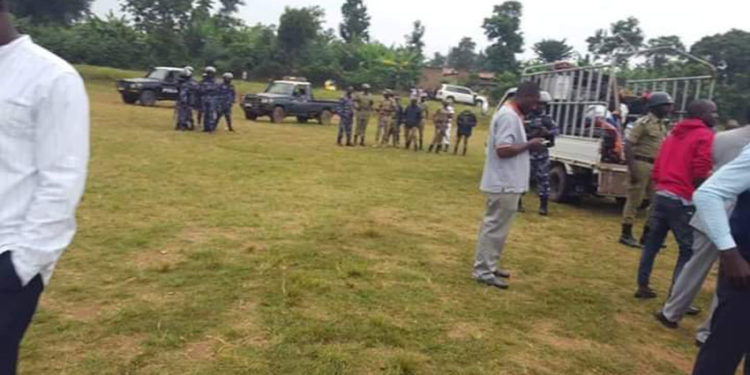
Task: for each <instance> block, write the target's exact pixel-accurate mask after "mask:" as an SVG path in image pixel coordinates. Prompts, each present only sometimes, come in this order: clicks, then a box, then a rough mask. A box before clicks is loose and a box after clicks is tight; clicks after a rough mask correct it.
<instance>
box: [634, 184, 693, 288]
mask: <svg viewBox="0 0 750 375" xmlns="http://www.w3.org/2000/svg"><path fill="white" fill-rule="evenodd" d="M694 213H695V207H694V206H686V205H684V204H683V203H682V201H680V200H679V199H672V198H667V197H664V196H661V195H658V194H655V195H654V203H653V207H652V211H651V217H650V218H649V220H648V226H649V232H648V234H647V235H646V238H645V239H644V243H643V252H642V253H641V262H640V265H639V266H638V285H639V286H648V285H649V280H650V278H651V271H652V270H653V268H654V261H655V260H656V256H657V255H658V254H659V251H660V250H661V246H662V244H663V243H664V240H665V239H666V238H667V233H669V231H670V230H671V231H672V233H673V234H674V237H675V240H677V245H678V246H679V250H680V254H679V257H678V258H677V264H676V265H675V268H674V273H673V275H672V283H673V284H674V281H675V280H677V276H679V275H680V272H681V271H682V268H683V267H685V264H687V262H688V261H689V260H690V257H692V256H693V227H691V226H690V220H691V219H692V218H693V214H694Z"/></svg>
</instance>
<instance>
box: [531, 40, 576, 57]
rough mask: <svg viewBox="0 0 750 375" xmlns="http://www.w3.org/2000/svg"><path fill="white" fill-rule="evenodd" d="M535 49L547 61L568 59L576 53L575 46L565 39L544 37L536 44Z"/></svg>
mask: <svg viewBox="0 0 750 375" xmlns="http://www.w3.org/2000/svg"><path fill="white" fill-rule="evenodd" d="M533 49H534V53H536V55H537V56H538V57H539V59H540V60H542V61H544V62H547V63H553V62H556V61H562V60H567V59H569V58H571V57H572V56H573V53H574V51H573V47H571V46H569V45H568V44H567V43H566V41H565V39H563V40H554V39H543V40H541V41H540V42H537V43H536V44H534V47H533Z"/></svg>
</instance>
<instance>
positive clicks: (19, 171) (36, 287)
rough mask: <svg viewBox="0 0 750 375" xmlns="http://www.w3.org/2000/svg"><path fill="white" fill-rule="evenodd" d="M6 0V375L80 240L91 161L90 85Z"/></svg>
mask: <svg viewBox="0 0 750 375" xmlns="http://www.w3.org/2000/svg"><path fill="white" fill-rule="evenodd" d="M8 8H9V4H8V0H0V88H1V89H0V374H3V375H7V374H15V373H16V362H17V358H18V348H19V345H20V342H21V339H22V338H23V335H24V333H25V331H26V328H27V327H28V325H29V323H30V321H31V318H32V316H33V315H34V311H35V310H36V306H37V303H38V301H39V296H40V294H41V292H42V290H43V289H44V286H45V285H46V284H47V283H48V282H49V280H50V277H51V276H52V271H53V269H54V267H55V263H56V262H57V260H58V259H59V258H60V255H61V254H62V253H63V251H64V250H65V248H66V247H67V246H68V245H69V244H70V242H71V241H72V239H73V235H74V234H75V229H76V226H75V210H76V206H77V205H78V202H79V200H80V198H81V195H82V194H83V190H84V184H85V180H86V170H87V165H88V158H89V106H88V98H87V95H86V90H85V88H84V85H83V80H82V79H81V77H80V76H79V75H78V73H76V71H75V70H74V69H73V68H72V67H71V66H70V65H69V64H67V63H66V62H65V61H63V60H61V59H60V58H58V57H57V56H55V55H53V54H52V53H50V52H49V51H47V50H45V49H43V48H41V47H39V46H37V45H36V44H34V43H33V42H32V41H31V38H29V37H28V36H22V35H19V34H18V32H16V30H15V29H14V28H13V25H12V24H11V21H10V14H9V9H8Z"/></svg>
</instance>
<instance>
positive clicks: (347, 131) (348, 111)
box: [336, 87, 354, 147]
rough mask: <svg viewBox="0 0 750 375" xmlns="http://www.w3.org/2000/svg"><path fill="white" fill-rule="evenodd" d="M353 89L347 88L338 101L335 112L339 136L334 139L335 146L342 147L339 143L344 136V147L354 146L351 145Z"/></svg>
mask: <svg viewBox="0 0 750 375" xmlns="http://www.w3.org/2000/svg"><path fill="white" fill-rule="evenodd" d="M353 93H354V88H353V87H349V88H347V89H346V94H344V96H343V97H342V98H341V100H339V109H338V111H337V113H338V115H339V134H338V137H337V138H336V144H337V145H339V146H343V145H342V143H341V141H342V139H343V138H344V135H346V145H347V146H348V147H352V146H354V144H353V143H352V123H353V122H354V98H353V97H352V94H353Z"/></svg>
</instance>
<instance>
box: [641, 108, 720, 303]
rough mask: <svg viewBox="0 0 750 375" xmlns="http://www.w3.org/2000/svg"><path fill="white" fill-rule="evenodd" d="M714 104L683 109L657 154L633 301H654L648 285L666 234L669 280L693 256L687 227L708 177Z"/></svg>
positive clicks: (712, 138)
mask: <svg viewBox="0 0 750 375" xmlns="http://www.w3.org/2000/svg"><path fill="white" fill-rule="evenodd" d="M715 116H716V104H714V103H713V102H711V101H708V100H696V101H694V102H692V103H690V105H689V106H688V109H687V118H686V119H685V120H684V121H682V122H680V123H679V124H677V126H676V127H675V128H674V129H673V130H672V132H671V133H670V134H669V136H668V137H667V139H666V140H665V141H664V143H663V144H662V146H661V149H660V150H659V156H658V157H657V159H656V162H655V163H654V169H653V171H652V173H651V178H652V179H653V183H654V186H656V189H655V190H656V194H654V202H653V208H652V212H651V217H650V218H649V228H650V229H651V230H650V231H649V233H648V234H647V235H646V238H645V240H644V244H643V252H642V253H641V262H640V265H639V267H638V291H637V292H636V294H635V297H636V298H640V299H648V298H656V293H654V291H653V290H652V289H651V288H650V287H649V279H650V277H651V270H652V269H653V268H654V260H655V259H656V255H657V254H658V253H659V250H661V246H662V243H664V239H665V238H666V237H667V233H668V232H669V231H670V230H671V231H672V233H674V236H675V239H676V240H677V244H678V245H679V248H680V254H679V258H678V259H677V265H676V266H675V269H674V274H673V276H672V282H674V280H676V279H677V276H678V275H679V274H680V271H682V268H683V267H684V266H685V264H686V263H687V262H688V261H689V260H690V257H691V256H692V254H693V229H692V227H691V226H690V220H691V219H692V216H693V213H694V212H695V208H694V207H693V202H692V200H693V193H694V192H695V189H696V188H697V187H698V186H700V184H701V183H702V182H703V181H705V180H706V179H707V178H708V177H709V176H710V174H711V169H712V168H713V159H712V157H711V151H712V146H713V140H714V132H713V129H712V128H713V127H714V126H715V125H716V117H715Z"/></svg>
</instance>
